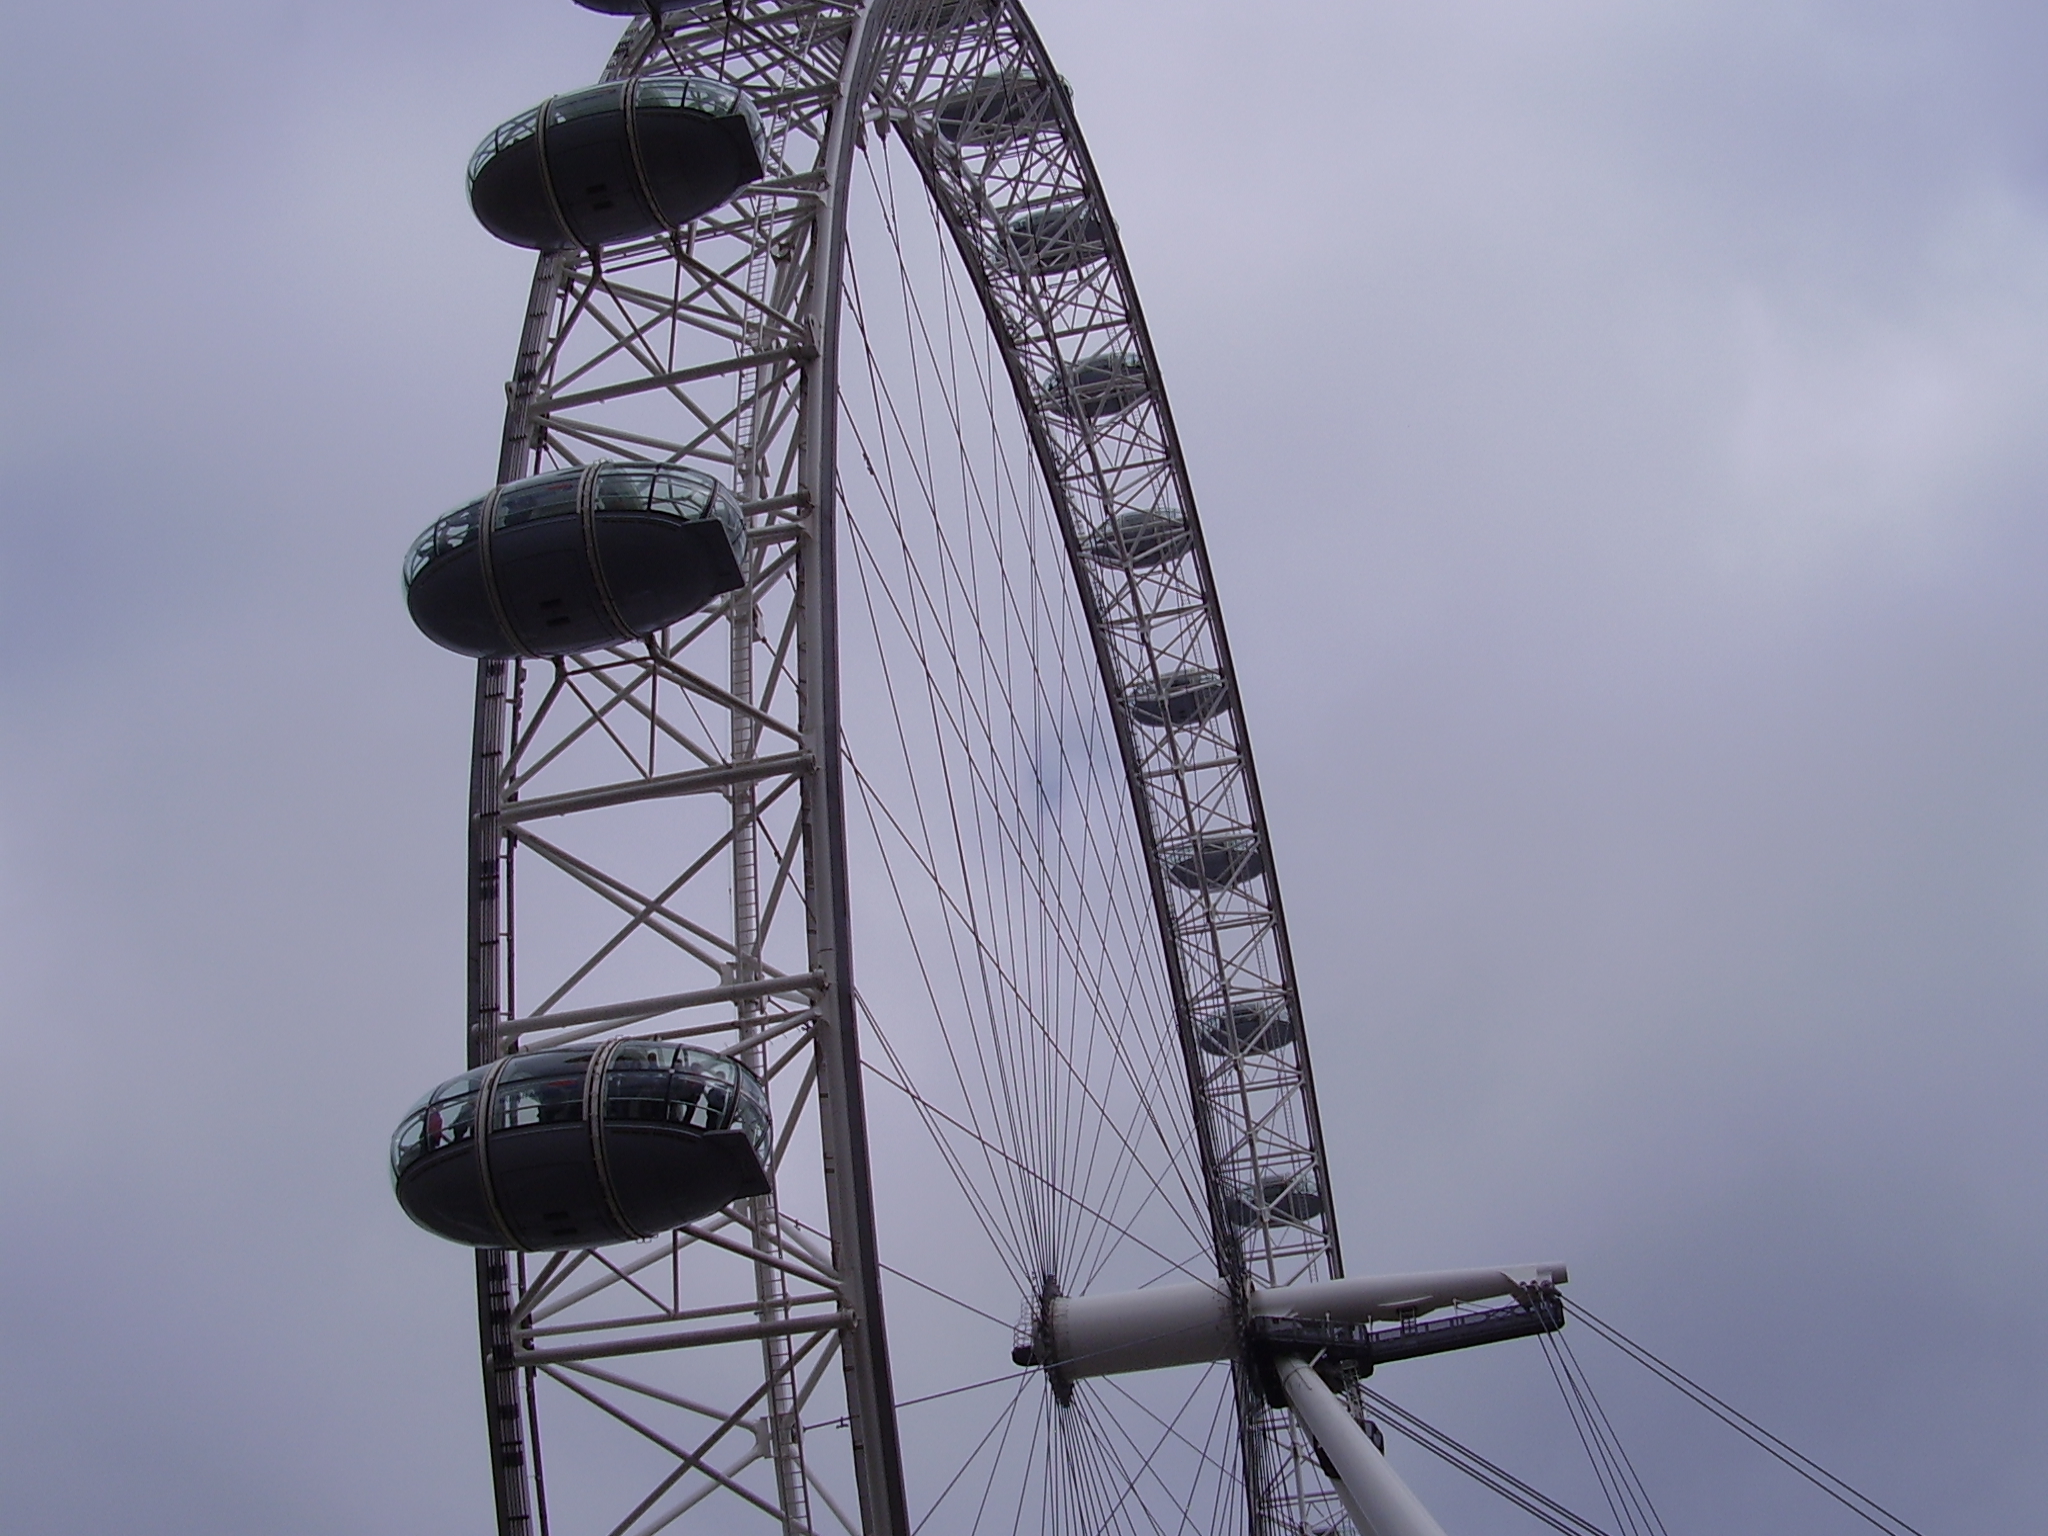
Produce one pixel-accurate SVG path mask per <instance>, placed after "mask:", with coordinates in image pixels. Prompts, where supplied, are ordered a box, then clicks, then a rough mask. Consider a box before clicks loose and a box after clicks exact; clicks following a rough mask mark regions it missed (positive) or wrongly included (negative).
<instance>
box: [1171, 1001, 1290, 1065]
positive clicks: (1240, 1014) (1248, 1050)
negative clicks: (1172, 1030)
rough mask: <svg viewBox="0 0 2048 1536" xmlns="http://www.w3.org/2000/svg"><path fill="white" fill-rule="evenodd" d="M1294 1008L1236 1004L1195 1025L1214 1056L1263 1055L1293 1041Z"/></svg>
mask: <svg viewBox="0 0 2048 1536" xmlns="http://www.w3.org/2000/svg"><path fill="white" fill-rule="evenodd" d="M1294 1035H1295V1029H1294V1010H1293V1009H1291V1008H1289V1007H1288V1006H1287V1004H1286V1003H1284V1002H1272V1003H1237V1004H1235V1005H1233V1006H1232V1007H1229V1008H1226V1009H1225V1010H1224V1011H1223V1012H1221V1013H1212V1014H1210V1015H1209V1016H1208V1017H1207V1018H1205V1019H1202V1020H1201V1021H1200V1022H1198V1023H1197V1024H1196V1025H1195V1044H1197V1045H1199V1046H1200V1047H1201V1048H1202V1049H1203V1050H1204V1051H1207V1052H1208V1053H1209V1054H1210V1055H1211V1056H1263V1055H1267V1054H1269V1053H1271V1052H1273V1051H1279V1050H1284V1049H1286V1048H1287V1047H1288V1046H1290V1045H1292V1044H1294Z"/></svg>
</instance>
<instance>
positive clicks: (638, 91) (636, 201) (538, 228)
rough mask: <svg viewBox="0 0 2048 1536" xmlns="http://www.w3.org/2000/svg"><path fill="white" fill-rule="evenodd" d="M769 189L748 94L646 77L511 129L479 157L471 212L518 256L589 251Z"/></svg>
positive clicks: (569, 101) (601, 88)
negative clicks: (755, 189)
mask: <svg viewBox="0 0 2048 1536" xmlns="http://www.w3.org/2000/svg"><path fill="white" fill-rule="evenodd" d="M633 9H635V10H640V9H641V7H638V6H635V7H634V8H633ZM760 177H761V119H760V117H759V115H758V114H757V113H756V112H755V111H754V107H753V104H752V103H751V102H749V101H748V100H747V98H746V96H745V95H744V94H742V93H741V92H740V91H739V90H738V89H737V88H735V87H733V86H730V85H727V84H725V83H724V82H723V81H719V80H693V79H682V78H677V77H674V76H668V77H662V76H648V77H645V78H643V79H640V80H613V81H610V82H608V83H606V84H604V85H593V86H590V87H588V88H587V89H584V90H580V91H570V92H569V93H568V94H566V95H563V96H550V97H549V98H548V99H547V100H546V101H544V102H542V103H541V104H540V105H539V106H537V107H534V108H532V109H531V110H529V111H526V112H522V113H520V114H519V116H517V117H515V118H513V119H512V120H511V121H510V122H509V123H505V124H504V125H502V126H501V127H500V128H499V129H498V130H497V131H496V132H495V133H493V134H492V135H491V136H490V137H489V138H487V139H485V140H484V141H483V143H482V144H480V145H478V146H477V151H476V153H475V154H474V155H472V156H471V157H470V161H469V205H470V207H471V208H472V209H473V210H475V213H476V216H477V219H478V221H479V222H480V223H482V225H483V227H484V228H485V229H487V230H489V231H490V232H491V233H492V234H494V235H496V236H497V237H498V238H499V239H500V240H505V241H509V242H510V243H512V244H513V245H520V246H525V247H526V248H528V249H529V250H536V251H551V250H561V249H565V248H568V247H572V246H582V247H585V248H586V249H587V248H591V247H595V246H600V245H606V244H610V243H612V242H614V241H620V240H639V239H643V238H645V237H646V236H648V235H653V234H659V233H660V232H661V231H662V230H664V229H676V228H680V227H681V226H682V225H684V224H687V223H688V222H689V221H690V220H691V219H694V218H696V217H697V216H698V215H699V214H704V213H709V212H710V211H711V210H712V209H713V208H716V207H717V206H718V205H719V204H720V203H722V202H724V201H725V200H726V199H727V198H729V197H731V196H732V195H733V194H734V193H735V192H737V191H739V189H740V188H741V187H743V186H745V185H746V184H747V183H748V182H750V181H758V180H759V179H760Z"/></svg>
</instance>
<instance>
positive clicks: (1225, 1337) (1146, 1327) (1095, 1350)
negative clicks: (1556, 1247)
mask: <svg viewBox="0 0 2048 1536" xmlns="http://www.w3.org/2000/svg"><path fill="white" fill-rule="evenodd" d="M1567 1278H1568V1276H1567V1274H1566V1271H1565V1266H1564V1265H1562V1264H1520V1265H1512V1266H1507V1267H1503V1268H1499V1269H1445V1270H1433V1271H1429V1272H1426V1273H1423V1274H1414V1275H1365V1276H1359V1277H1357V1278H1355V1279H1346V1280H1314V1281H1309V1282H1306V1283H1304V1284H1301V1285H1282V1286H1274V1287H1272V1288H1271V1289H1268V1290H1263V1291H1254V1292H1252V1293H1251V1296H1250V1297H1249V1299H1248V1301H1247V1303H1246V1310H1247V1311H1248V1312H1249V1313H1250V1314H1251V1315H1252V1316H1253V1317H1305V1318H1324V1319H1327V1320H1329V1321H1331V1322H1337V1323H1391V1322H1398V1321H1401V1320H1402V1319H1404V1318H1412V1317H1421V1316H1423V1315H1424V1314H1426V1313H1430V1312H1437V1311H1441V1310H1442V1309H1443V1308H1445V1307H1454V1306H1458V1305H1460V1304H1461V1303H1465V1302H1473V1301H1492V1300H1495V1299H1497V1298H1499V1297H1502V1296H1516V1297H1524V1298H1526V1297H1527V1295H1528V1293H1529V1292H1530V1291H1531V1289H1533V1288H1537V1287H1543V1286H1552V1285H1563V1284H1564V1283H1565V1281H1566V1279H1567ZM1046 1322H1047V1324H1048V1332H1049V1334H1050V1336H1051V1339H1052V1344H1053V1351H1054V1359H1052V1360H1051V1361H1048V1362H1044V1363H1046V1364H1050V1365H1053V1366H1055V1367H1057V1368H1058V1369H1059V1371H1060V1372H1061V1373H1062V1374H1064V1375H1065V1376H1067V1377H1068V1378H1070V1379H1075V1380H1079V1379H1082V1378H1085V1377H1090V1376H1117V1375H1123V1374H1125V1373H1127V1372H1130V1371H1156V1370H1163V1369H1165V1368H1166V1367H1169V1366H1175V1365H1197V1364H1203V1363H1206V1362H1209V1361H1216V1360H1228V1359H1231V1358H1232V1357H1234V1356H1235V1355H1236V1353H1237V1330H1236V1328H1235V1327H1234V1326H1233V1325H1232V1322H1231V1316H1230V1298H1229V1296H1228V1295H1227V1294H1226V1293H1225V1292H1223V1291H1222V1290H1221V1289H1219V1288H1218V1287H1216V1286H1213V1285H1209V1284H1206V1283H1200V1282H1197V1283H1194V1284H1189V1285H1157V1286H1151V1287H1148V1288H1147V1289H1145V1290H1142V1291H1126V1292H1123V1293H1121V1294H1115V1295H1108V1296H1056V1297H1054V1298H1053V1299H1052V1300H1051V1301H1050V1302H1049V1303H1048V1304H1047V1306H1046Z"/></svg>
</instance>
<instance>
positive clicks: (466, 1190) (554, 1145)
mask: <svg viewBox="0 0 2048 1536" xmlns="http://www.w3.org/2000/svg"><path fill="white" fill-rule="evenodd" d="M598 1129H599V1135H600V1136H601V1137H602V1140H603V1143H604V1152H603V1155H604V1164H605V1168H606V1169H607V1171H608V1172H609V1174H610V1179H611V1184H612V1186H613V1197H614V1198H613V1199H611V1200H607V1199H606V1191H605V1183H604V1180H603V1179H601V1178H600V1177H599V1173H598V1163H597V1159H596V1156H595V1155H594V1153H593V1150H592V1135H591V1127H590V1126H588V1125H581V1124H574V1125H559V1126H541V1127H536V1128H532V1129H522V1130H516V1131H497V1132H494V1133H492V1134H491V1135H490V1137H489V1138H488V1139H487V1140H486V1141H485V1142H484V1144H483V1146H484V1151H485V1154H486V1155H488V1157H489V1159H490V1174H491V1192H490V1195H489V1196H487V1195H486V1194H485V1191H484V1179H483V1173H484V1166H483V1160H482V1158H481V1157H480V1156H479V1155H478V1147H477V1144H476V1143H475V1142H468V1143H464V1144H462V1145H459V1146H457V1147H454V1148H452V1149H450V1150H448V1151H442V1152H435V1153H430V1154H428V1155H427V1156H426V1157H423V1158H421V1159H420V1161H419V1162H418V1163H416V1164H414V1165H413V1166H412V1167H411V1168H409V1169H408V1170H407V1171H406V1173H405V1174H404V1175H403V1176H402V1177H401V1178H400V1180H399V1184H398V1200H399V1203H400V1204H401V1205H402V1206H404V1207H405V1212H406V1214H407V1215H408V1216H410V1217H412V1219H413V1220H414V1221H416V1222H418V1223H419V1224H420V1225H421V1226H423V1227H425V1228H426V1229H427V1230H428V1231H429V1232H433V1233H435V1234H437V1235H439V1236H441V1237H446V1238H449V1239H451V1240H452V1241H455V1242H458V1243H466V1244H468V1245H469V1246H471V1247H473V1248H500V1247H509V1248H520V1249H524V1250H527V1251H529V1252H537V1251H544V1250H547V1249H553V1248H597V1247H602V1246H604V1245H606V1244H608V1243H623V1242H630V1241H632V1240H634V1239H636V1238H641V1237H647V1236H651V1235H652V1234H654V1233H658V1232H667V1231H670V1230H672V1229H673V1228H676V1227H679V1226H681V1225H682V1224H683V1223H684V1222H687V1221H695V1220H697V1219H698V1218H700V1217H703V1216H708V1215H710V1214H711V1213H712V1212H713V1211H716V1210H719V1209H720V1208H722V1207H724V1206H726V1205H729V1204H731V1203H732V1202H733V1201H735V1200H741V1199H745V1198H747V1197H748V1196H751V1195H763V1194H766V1193H767V1192H768V1187H769V1186H768V1180H767V1177H766V1176H765V1174H764V1173H763V1172H762V1170H761V1165H760V1163H759V1161H758V1160H757V1159H756V1158H755V1157H754V1156H753V1152H752V1149H751V1148H749V1147H748V1145H747V1138H746V1137H745V1135H744V1134H742V1133H741V1132H739V1131H731V1130H729V1131H703V1132H692V1131H676V1130H671V1129H668V1128H666V1127H639V1126H620V1125H605V1126H600V1127H599V1128H598ZM494 1205H495V1207H496V1209H497V1210H498V1211H501V1212H503V1214H504V1225H503V1226H502V1227H501V1226H499V1225H498V1223H497V1221H496V1219H495V1218H494V1215H493V1209H492V1208H493V1206H494Z"/></svg>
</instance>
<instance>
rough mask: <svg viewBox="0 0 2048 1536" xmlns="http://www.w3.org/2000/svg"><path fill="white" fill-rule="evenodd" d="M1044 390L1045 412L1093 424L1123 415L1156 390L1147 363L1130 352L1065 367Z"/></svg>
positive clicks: (1097, 356)
mask: <svg viewBox="0 0 2048 1536" xmlns="http://www.w3.org/2000/svg"><path fill="white" fill-rule="evenodd" d="M1041 387H1042V388H1043V390H1044V399H1045V408H1046V409H1047V410H1049V411H1051V412H1052V413H1053V414H1054V415H1057V416H1065V417H1067V418H1068V419H1069V420H1072V419H1074V418H1077V417H1086V418H1087V419H1088V420H1089V421H1100V420H1102V419H1103V418H1104V417H1108V416H1120V415H1122V414H1123V413H1124V412H1125V411H1128V410H1129V409H1130V408H1131V407H1132V406H1134V405H1136V404H1137V403H1138V402H1139V401H1140V400H1142V399H1144V398H1145V396H1146V395H1147V394H1149V393H1150V392H1151V389H1152V385H1151V382H1150V380H1148V379H1147V378H1146V377H1145V360H1144V359H1143V358H1141V357H1138V356H1135V355H1134V354H1132V353H1129V352H1097V353H1096V354H1095V355H1094V356H1092V357H1084V358H1080V359H1078V360H1077V361H1074V362H1071V363H1063V364H1061V366H1060V371H1059V372H1058V373H1056V374H1053V375H1052V376H1051V377H1050V378H1048V379H1046V380H1045V381H1044V383H1043V385H1042V386H1041Z"/></svg>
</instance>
